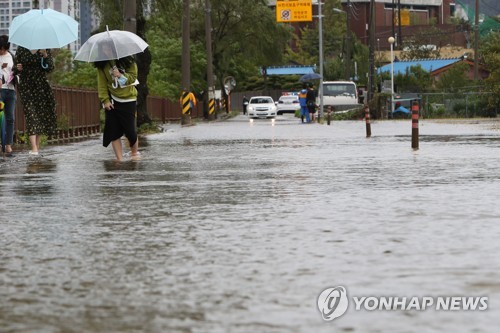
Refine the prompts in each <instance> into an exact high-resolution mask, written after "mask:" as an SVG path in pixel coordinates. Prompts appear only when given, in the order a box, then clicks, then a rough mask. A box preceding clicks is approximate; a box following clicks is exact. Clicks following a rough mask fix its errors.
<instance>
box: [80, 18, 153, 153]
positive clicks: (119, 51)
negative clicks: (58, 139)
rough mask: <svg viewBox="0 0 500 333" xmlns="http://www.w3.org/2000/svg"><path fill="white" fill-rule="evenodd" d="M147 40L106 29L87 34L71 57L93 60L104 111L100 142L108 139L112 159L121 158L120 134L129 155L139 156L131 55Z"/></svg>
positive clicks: (128, 33) (134, 77)
mask: <svg viewBox="0 0 500 333" xmlns="http://www.w3.org/2000/svg"><path fill="white" fill-rule="evenodd" d="M146 47H148V44H147V43H146V42H145V41H144V40H143V39H142V38H140V37H139V36H137V35H136V34H134V33H132V32H129V31H122V30H111V31H110V30H109V29H108V27H107V26H106V31H103V32H100V33H97V34H95V35H93V36H92V37H90V38H89V39H88V40H87V41H86V42H85V43H84V44H83V45H82V47H81V48H80V50H79V51H78V53H77V54H76V55H75V60H78V61H85V62H91V63H94V66H95V67H96V68H97V90H98V95H99V99H100V101H101V103H102V106H103V108H104V109H105V113H106V120H105V125H104V126H105V127H104V136H103V146H104V147H107V146H108V145H109V144H110V143H111V145H112V147H113V151H114V153H115V155H116V159H117V160H118V161H121V160H122V159H123V148H122V143H121V137H122V136H123V135H125V137H126V138H127V139H128V141H129V144H130V150H131V155H132V159H139V158H140V154H139V141H138V139H137V128H136V127H137V124H136V123H137V120H136V112H137V109H136V107H137V89H136V88H135V86H136V85H137V84H139V81H137V64H136V63H135V59H134V57H133V56H132V55H134V54H137V53H139V52H143V51H144V50H145V49H146Z"/></svg>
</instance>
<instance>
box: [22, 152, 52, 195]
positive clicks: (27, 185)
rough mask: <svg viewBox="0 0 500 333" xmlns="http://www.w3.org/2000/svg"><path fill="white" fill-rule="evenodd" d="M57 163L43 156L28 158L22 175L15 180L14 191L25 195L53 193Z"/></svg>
mask: <svg viewBox="0 0 500 333" xmlns="http://www.w3.org/2000/svg"><path fill="white" fill-rule="evenodd" d="M56 172H57V163H55V162H54V161H51V160H49V159H45V158H41V157H40V158H30V159H28V161H27V162H26V171H25V173H24V175H23V176H22V177H21V178H20V179H18V180H17V183H16V185H17V186H16V187H15V188H14V191H15V192H16V193H17V194H18V195H23V196H25V197H28V198H29V197H37V196H42V195H43V196H50V195H53V194H54V189H55V180H56V179H57V177H56Z"/></svg>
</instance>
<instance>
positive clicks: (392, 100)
mask: <svg viewBox="0 0 500 333" xmlns="http://www.w3.org/2000/svg"><path fill="white" fill-rule="evenodd" d="M387 41H388V42H389V44H390V45H391V114H392V112H393V111H394V54H393V52H394V50H393V44H394V37H392V36H391V37H389V39H388V40H387Z"/></svg>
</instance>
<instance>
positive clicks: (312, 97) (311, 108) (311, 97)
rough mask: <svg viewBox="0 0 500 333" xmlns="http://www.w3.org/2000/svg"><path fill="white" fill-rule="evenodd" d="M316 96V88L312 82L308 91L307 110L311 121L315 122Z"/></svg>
mask: <svg viewBox="0 0 500 333" xmlns="http://www.w3.org/2000/svg"><path fill="white" fill-rule="evenodd" d="M316 96H317V94H316V90H315V89H314V86H313V85H312V83H311V84H310V85H309V89H308V90H307V93H306V103H307V110H308V112H309V117H310V119H311V122H314V113H315V112H316Z"/></svg>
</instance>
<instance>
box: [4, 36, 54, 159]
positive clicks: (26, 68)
mask: <svg viewBox="0 0 500 333" xmlns="http://www.w3.org/2000/svg"><path fill="white" fill-rule="evenodd" d="M15 60H16V69H15V71H14V75H19V84H18V92H19V97H20V98H21V102H22V104H23V109H24V116H25V118H26V132H27V134H28V136H29V140H30V144H31V151H30V152H29V154H30V155H32V156H37V155H38V154H39V151H40V142H41V139H42V135H47V136H49V137H50V136H52V135H55V134H56V130H57V116H56V100H55V98H54V93H53V92H52V88H51V87H50V84H49V81H48V80H47V73H49V72H51V71H52V70H54V59H53V58H52V54H51V51H50V50H49V49H46V50H28V49H26V48H24V47H22V46H18V47H17V51H16V59H15Z"/></svg>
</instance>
